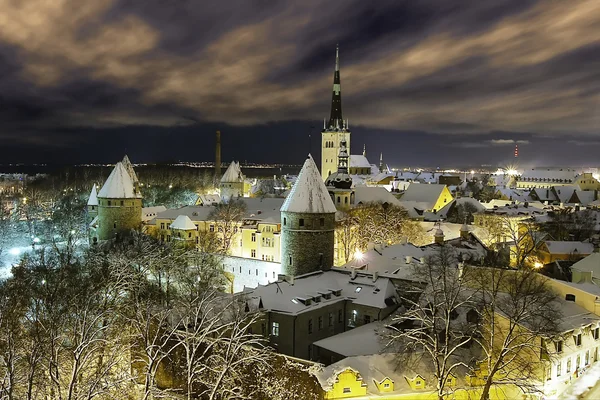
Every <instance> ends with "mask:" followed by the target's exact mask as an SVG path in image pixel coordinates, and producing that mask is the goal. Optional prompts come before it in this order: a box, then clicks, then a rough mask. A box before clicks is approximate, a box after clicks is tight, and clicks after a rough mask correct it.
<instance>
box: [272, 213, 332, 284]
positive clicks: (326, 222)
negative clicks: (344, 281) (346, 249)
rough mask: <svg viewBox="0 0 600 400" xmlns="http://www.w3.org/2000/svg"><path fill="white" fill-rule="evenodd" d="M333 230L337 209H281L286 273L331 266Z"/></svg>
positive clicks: (298, 273) (283, 268)
mask: <svg viewBox="0 0 600 400" xmlns="http://www.w3.org/2000/svg"><path fill="white" fill-rule="evenodd" d="M302 222H303V224H302ZM302 225H303V226H302ZM334 231H335V214H334V213H328V214H304V213H292V212H282V213H281V265H282V270H283V273H284V274H286V275H289V276H298V275H302V274H306V273H309V272H314V271H319V270H327V269H329V268H331V266H333V247H334V242H335V232H334Z"/></svg>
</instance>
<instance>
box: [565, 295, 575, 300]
mask: <svg viewBox="0 0 600 400" xmlns="http://www.w3.org/2000/svg"><path fill="white" fill-rule="evenodd" d="M565 300H566V301H575V295H574V294H567V295H566V296H565Z"/></svg>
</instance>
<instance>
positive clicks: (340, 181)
mask: <svg viewBox="0 0 600 400" xmlns="http://www.w3.org/2000/svg"><path fill="white" fill-rule="evenodd" d="M349 158H350V156H349V155H348V149H347V148H346V141H345V140H342V142H341V143H340V153H339V154H338V167H337V171H336V172H334V173H332V174H331V175H329V177H328V178H327V180H325V186H326V187H327V191H328V192H329V195H330V196H331V199H332V200H333V203H334V204H335V207H336V208H337V209H344V208H349V207H350V205H351V204H352V203H354V193H353V191H352V177H351V176H350V175H349V174H348V160H349Z"/></svg>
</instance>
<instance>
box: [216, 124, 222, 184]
mask: <svg viewBox="0 0 600 400" xmlns="http://www.w3.org/2000/svg"><path fill="white" fill-rule="evenodd" d="M215 141H216V142H215V177H216V178H217V180H219V179H221V131H217V133H216V136H215Z"/></svg>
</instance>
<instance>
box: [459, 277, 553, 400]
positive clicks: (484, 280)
mask: <svg viewBox="0 0 600 400" xmlns="http://www.w3.org/2000/svg"><path fill="white" fill-rule="evenodd" d="M470 284H471V285H472V286H473V289H475V290H476V291H477V297H478V299H477V302H478V306H477V307H476V308H475V309H476V310H478V312H479V321H480V323H479V324H478V325H479V326H478V335H475V336H474V337H473V340H474V341H475V342H477V343H478V345H479V347H480V348H481V350H482V353H483V356H484V357H483V362H481V364H480V366H481V369H482V370H483V372H482V373H481V376H483V377H484V381H485V383H484V387H483V391H482V394H481V399H484V400H488V399H489V398H490V396H489V395H490V389H491V387H492V386H493V385H502V384H510V385H516V386H518V387H520V388H522V389H524V390H525V392H527V393H534V392H535V391H537V390H538V389H537V387H536V381H537V380H538V379H539V378H538V376H539V372H540V369H541V368H540V366H541V364H542V360H541V359H540V358H541V355H542V354H547V349H546V347H545V344H544V339H546V338H552V337H555V336H557V335H558V334H559V329H558V327H559V324H560V321H561V315H562V312H561V309H560V305H559V303H558V297H557V295H556V294H555V293H553V292H552V290H551V288H550V286H549V284H548V280H547V279H546V278H545V277H543V276H541V275H539V274H537V273H536V272H534V271H532V270H529V269H524V270H518V271H513V270H505V269H497V268H473V269H472V271H471V272H470ZM535 360H537V362H535Z"/></svg>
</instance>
